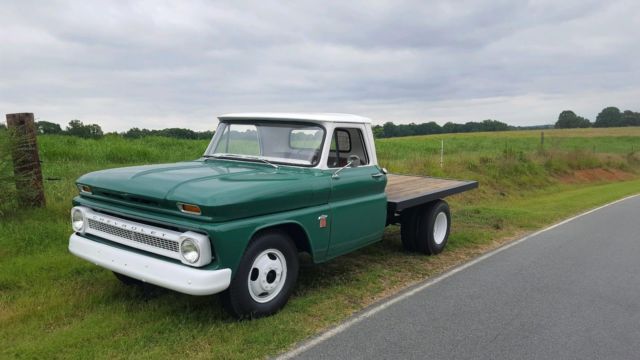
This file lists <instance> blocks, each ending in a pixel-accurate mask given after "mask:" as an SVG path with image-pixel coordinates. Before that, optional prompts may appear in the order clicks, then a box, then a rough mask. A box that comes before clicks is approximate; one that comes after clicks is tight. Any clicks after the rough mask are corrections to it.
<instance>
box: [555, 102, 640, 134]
mask: <svg viewBox="0 0 640 360" xmlns="http://www.w3.org/2000/svg"><path fill="white" fill-rule="evenodd" d="M625 126H640V112H634V111H631V110H625V111H622V112H621V111H620V109H618V108H617V107H615V106H609V107H606V108H604V109H602V111H600V113H598V116H596V121H595V122H593V123H592V122H591V121H590V120H589V119H587V118H584V117H582V116H578V115H576V113H575V112H573V111H571V110H564V111H563V112H561V113H560V115H558V121H557V122H556V124H555V128H556V129H571V128H588V127H597V128H604V127H625Z"/></svg>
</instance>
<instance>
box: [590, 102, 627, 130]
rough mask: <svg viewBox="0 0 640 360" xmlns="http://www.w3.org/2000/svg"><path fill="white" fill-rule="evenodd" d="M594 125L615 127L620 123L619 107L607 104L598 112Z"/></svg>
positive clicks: (620, 124)
mask: <svg viewBox="0 0 640 360" xmlns="http://www.w3.org/2000/svg"><path fill="white" fill-rule="evenodd" d="M593 125H594V126H595V127H616V126H623V125H622V114H621V113H620V109H618V108H617V107H614V106H609V107H606V108H604V109H602V111H600V113H599V114H598V116H597V117H596V122H595V123H594V124H593Z"/></svg>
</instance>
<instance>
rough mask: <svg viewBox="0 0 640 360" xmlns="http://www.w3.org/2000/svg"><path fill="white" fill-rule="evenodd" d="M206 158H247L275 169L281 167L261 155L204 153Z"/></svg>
mask: <svg viewBox="0 0 640 360" xmlns="http://www.w3.org/2000/svg"><path fill="white" fill-rule="evenodd" d="M204 157H205V158H215V159H222V158H231V159H245V160H255V161H261V162H263V163H265V164H267V165H270V166H273V167H274V168H275V169H279V168H280V167H279V166H278V165H276V164H274V163H271V162H269V161H267V160H265V159H263V158H261V157H258V156H251V155H238V154H212V155H204Z"/></svg>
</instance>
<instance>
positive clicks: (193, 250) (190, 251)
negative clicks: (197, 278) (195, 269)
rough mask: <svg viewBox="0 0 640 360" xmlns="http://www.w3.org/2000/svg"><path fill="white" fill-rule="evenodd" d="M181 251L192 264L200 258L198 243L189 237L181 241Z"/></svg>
mask: <svg viewBox="0 0 640 360" xmlns="http://www.w3.org/2000/svg"><path fill="white" fill-rule="evenodd" d="M180 253H181V254H182V257H183V258H184V259H185V260H186V261H188V262H189V263H191V264H193V263H195V262H196V261H198V259H199V258H200V249H199V248H198V245H197V244H196V242H195V241H193V240H192V239H189V238H187V239H184V240H182V243H180Z"/></svg>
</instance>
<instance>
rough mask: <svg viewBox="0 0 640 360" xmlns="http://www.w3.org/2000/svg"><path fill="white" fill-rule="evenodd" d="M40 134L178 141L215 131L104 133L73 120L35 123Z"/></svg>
mask: <svg viewBox="0 0 640 360" xmlns="http://www.w3.org/2000/svg"><path fill="white" fill-rule="evenodd" d="M35 125H36V129H37V130H38V134H41V135H45V134H53V135H71V136H78V137H81V138H85V139H100V138H102V137H104V136H105V135H112V134H113V135H117V136H122V137H125V138H129V139H139V138H141V137H145V136H164V137H171V138H176V139H193V140H197V139H211V137H212V136H213V133H214V132H213V131H193V130H190V129H181V128H167V129H161V130H149V129H140V128H137V127H136V128H131V129H129V130H127V131H125V132H123V133H107V134H105V133H104V132H103V131H102V128H101V127H100V125H98V124H84V123H83V122H82V121H80V120H71V121H70V122H69V124H68V125H67V126H66V127H65V128H64V129H63V128H62V127H61V126H60V125H59V124H56V123H53V122H49V121H36V123H35ZM2 128H6V126H5V124H2V123H0V129H2Z"/></svg>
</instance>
